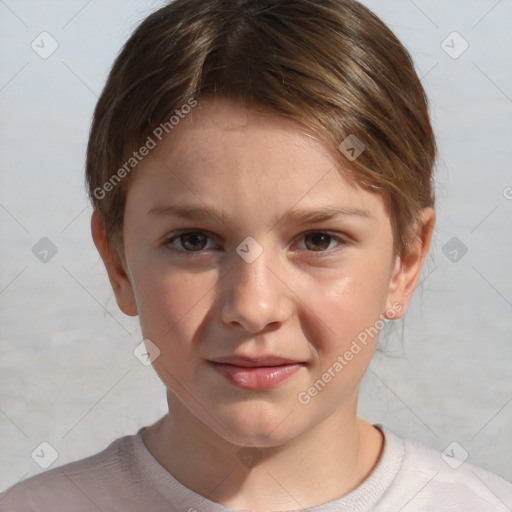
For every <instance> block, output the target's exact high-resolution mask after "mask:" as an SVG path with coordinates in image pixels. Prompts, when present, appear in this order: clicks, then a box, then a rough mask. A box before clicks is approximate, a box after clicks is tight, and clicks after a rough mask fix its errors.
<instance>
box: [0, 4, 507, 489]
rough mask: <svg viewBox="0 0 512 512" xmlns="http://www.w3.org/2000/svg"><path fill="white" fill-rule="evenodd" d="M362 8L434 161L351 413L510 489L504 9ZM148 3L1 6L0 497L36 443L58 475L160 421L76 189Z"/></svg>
mask: <svg viewBox="0 0 512 512" xmlns="http://www.w3.org/2000/svg"><path fill="white" fill-rule="evenodd" d="M363 3H364V4H365V5H367V6H368V7H370V8H371V9H373V10H374V11H375V12H376V13H377V14H378V15H380V16H381V17H382V19H383V20H384V21H385V22H387V24H388V25H390V27H391V28H392V29H393V31H394V32H395V33H396V34H397V35H398V37H399V38H400V39H401V40H402V42H403V43H404V44H405V45H406V46H407V48H408V49H409V50H410V52H411V54H412V56H413V58H414V60H415V62H416V65H417V69H418V73H419V75H420V76H421V77H423V83H424V86H425V88H426V90H427V93H428V95H429V98H430V101H431V110H432V118H433V123H434V127H435V130H436V134H437V136H438V144H439V149H440V159H439V164H438V169H437V184H438V188H437V201H438V202H437V213H438V223H437V228H436V233H435V240H434V246H433V249H432V252H431V256H430V259H429V262H428V265H427V267H426V268H425V271H424V276H423V282H422V285H421V287H420V288H419V289H418V291H417V293H416V296H415V298H414V300H413V302H412V305H411V308H410V311H409V312H408V313H407V316H406V320H405V322H404V323H403V326H402V323H401V322H400V323H397V325H396V327H395V329H394V330H393V331H392V332H390V333H389V335H388V336H387V339H386V340H384V341H385V343H384V344H383V346H385V347H386V348H387V349H388V352H389V353H388V354H377V355H376V356H375V359H374V360H373V362H372V364H371V367H370V370H369V371H368V373H367V375H366V376H365V379H364V381H363V384H362V389H361V404H360V414H361V415H362V416H363V417H365V418H366V419H368V420H369V421H372V422H374V423H383V424H385V425H386V426H388V427H389V428H391V429H393V430H394V431H396V432H397V433H399V434H400V435H402V436H405V437H411V438H414V439H418V440H420V441H423V442H425V443H427V444H429V445H431V446H433V447H435V448H437V449H439V450H443V449H444V448H445V447H447V446H448V445H449V444H450V443H451V442H453V441H457V442H458V443H459V444H460V446H461V447H463V449H464V450H466V451H467V452H468V462H471V463H473V464H476V465H478V466H481V467H484V468H486V469H488V470H491V471H493V472H495V473H498V474H499V475H501V476H503V477H504V478H506V479H508V480H512V466H511V465H510V460H512V438H511V437H512V436H511V429H510V425H511V424H512V378H511V373H512V370H511V368H512V365H511V362H512V272H511V261H512V241H511V234H512V229H511V228H512V170H511V156H512V50H511V49H512V30H511V27H512V1H510V0H501V1H496V0H452V1H450V2H446V1H444V0H415V1H412V0H365V1H364V2H363ZM162 4H163V2H161V1H149V0H138V1H136V0H122V1H121V0H104V1H100V0H90V1H86V0H68V1H66V2H64V1H55V0H46V1H44V2H41V1H36V0H5V1H4V0H0V45H1V49H2V53H1V55H2V57H1V64H0V111H1V117H0V119H1V121H0V154H1V160H0V166H1V167H0V173H1V174H0V244H1V245H0V247H1V257H0V433H1V435H0V490H3V489H5V488H7V487H8V486H10V485H12V484H14V483H15V482H16V481H18V480H20V479H22V478H26V477H27V476H29V475H32V474H35V473H37V472H38V471H42V469H41V468H40V467H39V466H38V465H37V464H36V462H35V461H34V460H33V459H32V458H31V453H32V452H33V451H34V450H35V449H36V448H37V447H38V446H39V445H40V443H41V442H43V441H46V442H48V443H50V444H51V446H52V447H54V449H55V450H56V452H57V453H58V459H57V460H56V461H55V462H54V466H56V465H60V464H63V463H65V462H69V461H71V460H76V459H78V458H82V457H85V456H87V455H90V454H92V453H96V452H98V451H100V450H102V449H103V448H105V447H106V446H107V445H108V444H109V443H110V442H111V441H112V440H114V439H115V438H117V437H120V436H122V435H126V434H132V433H135V432H136V431H137V430H138V428H139V427H140V426H142V425H147V424H150V423H152V422H153V421H154V420H156V419H157V418H158V417H160V416H161V415H162V414H163V413H164V412H165V410H166V409H165V407H166V402H165V390H164V387H163V385H162V384H161V383H160V382H159V380H158V379H157V377H156V375H155V374H154V372H153V370H152V369H151V368H146V367H145V366H143V365H142V364H141V363H140V362H139V361H138V360H137V359H136V358H135V357H134V355H133V349H134V348H135V347H136V346H137V345H138V344H139V343H140V341H141V335H140V330H139V327H138V322H137V319H136V318H135V319H133V318H128V317H126V316H124V315H123V314H122V313H121V312H120V311H119V310H118V308H117V305H116V303H115V300H114V298H113V294H112V292H111V289H110V286H109V283H108V280H107V276H106V272H105V270H104V268H103V264H102V262H101V260H100V258H99V256H98V254H97V252H96V249H95V247H94V245H93V242H92V239H91V236H90V225H89V222H90V214H91V208H90V206H89V205H88V202H87V197H86V193H85V187H84V182H83V170H84V153H85V147H86V143H87V135H88V128H89V123H90V119H91V115H92V112H93V108H94V105H95V102H96V100H97V96H98V95H99V93H100V92H101V89H102V87H103V84H104V81H105V79H106V75H107V73H108V71H109V68H110V66H111V64H112V62H113V59H114V58H115V56H116V54H117V52H118V51H119V49H120V47H121V45H122V44H123V43H124V41H125V40H126V39H127V38H128V36H129V35H130V33H131V31H132V30H133V28H134V27H135V26H136V25H137V24H138V23H139V22H140V21H141V20H142V19H143V18H144V17H145V16H146V15H148V14H149V13H150V12H152V11H153V10H154V9H155V8H157V7H158V6H160V5H162ZM454 31H455V32H457V33H458V34H455V35H454V34H453V32H454ZM42 32H47V33H48V34H50V35H51V39H50V38H49V37H48V36H46V35H43V36H40V34H41V33H42ZM41 38H46V39H45V41H46V43H45V45H44V49H45V51H50V50H51V48H52V47H51V44H52V39H53V40H55V41H56V42H57V43H58V48H57V49H56V50H55V51H54V53H52V54H51V55H50V56H46V57H47V58H42V57H41V56H40V55H39V54H38V53H37V52H36V51H35V50H34V49H33V47H32V46H31V45H32V42H33V41H35V43H34V46H35V45H36V44H39V52H40V53H41V52H42V51H43V50H44V49H43V48H41V46H42V45H41V43H40V40H41ZM38 41H39V43H38ZM443 41H445V42H444V43H443ZM53 44H55V43H53ZM466 46H467V48H466ZM36 48H38V47H37V46H36ZM464 50H465V51H464ZM44 237H46V238H48V239H49V240H50V241H51V244H53V245H50V247H53V246H54V247H55V249H54V251H55V250H56V251H57V252H56V253H55V254H54V255H52V254H51V252H50V253H49V258H48V261H47V262H43V261H40V259H39V258H38V257H36V256H37V248H38V247H40V246H38V245H36V244H45V243H46V244H48V242H47V241H46V242H45V241H43V242H40V240H41V239H42V238H44ZM447 244H448V245H447ZM34 246H35V247H36V249H33V248H34ZM466 251H467V252H466ZM34 252H35V253H36V254H34ZM50 256H51V257H50ZM402 327H403V336H402Z"/></svg>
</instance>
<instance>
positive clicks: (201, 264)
mask: <svg viewBox="0 0 512 512" xmlns="http://www.w3.org/2000/svg"><path fill="white" fill-rule="evenodd" d="M178 202H179V203H186V204H188V205H194V206H205V205H206V206H207V207H208V208H211V209H212V210H215V211H217V212H218V213H217V215H213V214H212V215H210V216H209V218H207V219H204V218H203V219H186V218H180V217H178V216H176V215H173V214H169V213H161V214H155V213H148V212H149V211H150V210H152V209H154V208H156V207H160V206H166V205H169V204H175V203H178ZM326 206H332V207H335V208H342V209H359V210H362V211H364V212H366V214H367V216H362V215H348V214H345V215H340V216H338V217H335V218H332V219H329V220H324V221H320V222H316V223H312V222H302V221H301V222H299V221H298V220H297V219H295V220H290V221H288V220H286V218H285V215H286V214H288V213H290V212H292V211H295V210H313V211H317V210H319V209H322V208H325V207H326ZM420 219H421V222H420V223H419V224H417V226H416V232H417V237H416V238H415V239H414V240H413V241H412V243H411V245H410V247H409V248H408V250H407V251H406V252H405V253H403V254H401V256H400V257H396V256H394V255H393V235H392V230H391V222H390V218H389V215H388V213H387V211H386V208H385V204H384V201H383V199H382V198H381V196H379V195H377V194H376V193H371V192H368V191H366V190H364V189H362V188H360V187H358V186H355V185H352V184H350V183H349V182H348V181H347V180H346V179H345V177H344V171H343V170H342V169H339V168H338V167H337V164H336V162H335V160H334V158H333V155H332V154H331V153H330V151H329V150H328V149H327V148H326V147H325V146H324V145H323V144H322V143H321V142H320V141H319V140H317V139H316V138H315V137H313V136H311V135H310V134H307V133H306V132H305V131H304V129H303V128H302V127H301V126H300V125H299V124H297V123H295V122H293V121H291V120H287V119H284V118H282V117H280V116H275V115H270V114H268V113H263V112H256V111H252V110H249V111H248V110H246V109H244V108H243V107H241V106H237V105H235V104H233V103H230V102H229V101H227V100H216V101H215V102H213V101H212V100H201V101H200V102H199V105H198V106H197V107H196V108H195V109H194V110H193V112H192V113H191V114H190V115H188V116H187V117H186V118H185V119H184V120H183V121H181V122H180V124H179V125H177V126H176V127H175V128H174V130H173V131H172V132H171V134H170V136H168V137H167V138H166V139H164V140H163V141H162V142H160V143H159V145H158V146H157V147H156V148H155V149H154V150H153V151H152V152H151V153H150V155H149V156H148V157H146V158H145V159H144V160H143V161H142V162H141V163H140V164H139V166H138V168H137V171H136V175H135V176H134V179H133V181H132V183H131V184H130V188H129V191H128V195H127V201H126V209H125V217H124V227H123V235H124V254H121V255H118V254H117V253H116V251H114V250H113V248H112V247H111V246H110V245H109V244H108V242H107V238H106V234H105V229H104V225H103V223H102V220H101V218H100V216H99V214H98V213H96V212H95V213H94V214H93V216H92V234H93V239H94V241H95V244H96V246H97V248H98V250H99V252H100V254H101V256H102V258H103V261H104V263H105V266H106V268H107V271H108V274H109V279H110V282H111V284H112V288H113V290H114V293H115V296H116V300H117V303H118V305H119V307H120V308H121V310H122V311H123V312H124V313H126V314H127V315H139V318H140V323H141V328H142V333H143V336H144V338H146V339H150V340H151V341H152V342H153V343H154V344H155V345H157V346H158V348H159V350H160V355H159V357H158V358H157V359H155V361H154V362H153V366H154V368H155V370H156V372H157V373H158V375H159V376H160V378H161V379H162V381H163V382H164V383H165V385H166V386H167V389H168V393H167V394H168V403H169V410H170V413H169V414H167V415H166V416H164V417H163V418H162V419H161V420H159V421H158V422H157V423H155V424H154V425H151V426H149V427H147V428H146V429H145V430H144V431H143V441H144V443H145V445H146V447H147V449H148V450H149V451H150V452H151V453H152V455H153V456H154V457H155V458H156V460H157V461H158V462H159V463H160V464H161V465H162V466H163V467H164V468H165V469H166V470H167V471H169V472H170V473H171V474H172V475H173V476H174V477H175V478H176V479H177V480H179V481H180V482H181V483H182V484H184V485H185V486H187V487H189V488H190V489H192V490H194V491H195V492H197V493H199V494H201V495H203V496H206V497H207V498H208V499H210V500H212V501H215V502H218V503H221V504H223V505H227V506H231V507H234V508H241V509H252V510H290V509H297V508H301V507H308V506H314V505H318V504H320V503H325V502H328V501H332V500H335V499H337V498H340V497H341V496H344V495H346V494H347V493H349V492H350V491H352V490H353V489H355V488H356V487H357V486H358V485H360V484H361V482H363V481H364V480H365V479H366V478H367V477H368V475H369V474H370V473H371V471H372V470H373V468H374V467H375V465H376V463H377V462H378V459H379V456H380V454H381V452H382V447H383V439H382V435H381V433H380V431H379V430H378V429H376V428H375V427H373V426H372V425H370V424H369V423H367V422H366V421H364V420H363V419H361V418H359V417H358V416H357V397H358V390H359V384H360V381H361V378H362V376H363V374H364V372H365V370H366V368H367V366H368V364H369V362H370V360H371V357H372V354H373V351H374V348H375V344H376V342H377V336H374V337H373V338H371V339H369V341H368V343H367V345H366V346H364V347H363V348H362V350H361V351H360V352H358V353H357V355H355V356H354V357H353V359H352V360H351V361H349V362H348V363H347V364H346V366H344V367H343V369H342V371H340V372H338V373H336V376H335V377H334V378H332V379H331V380H330V382H329V383H328V384H327V385H326V386H325V387H324V388H323V389H322V390H321V391H320V392H318V393H317V395H316V396H314V397H312V398H311V400H310V401H309V403H307V404H303V403H300V402H299V400H298V395H299V393H301V392H304V391H307V390H308V389H309V388H310V387H311V386H312V385H313V384H314V383H315V382H316V381H317V380H318V379H320V378H321V377H322V374H324V372H325V371H327V370H328V369H329V368H330V367H331V368H332V366H333V363H334V362H335V361H336V360H337V357H338V355H342V354H344V353H345V352H346V350H347V349H348V348H349V347H350V345H351V343H352V341H353V340H354V339H356V338H357V336H358V335H359V334H360V333H361V332H362V331H364V329H365V328H368V327H370V326H374V325H375V324H376V321H377V320H378V319H379V318H382V316H393V317H394V318H399V317H400V316H401V315H402V314H403V313H404V312H405V310H406V308H407V305H408V303H409V301H410V299H411V296H412V293H413V291H414V288H415V286H416V283H417V281H418V277H419V275H420V271H421V267H422V264H423V261H424V258H425V256H426V254H427V251H428V248H429V244H430V238H431V233H432V228H433V225H434V220H435V214H434V212H433V210H432V209H430V208H429V209H425V210H423V211H422V212H421V215H420ZM191 229H194V230H201V231H202V232H203V233H204V235H206V238H205V237H200V238H199V239H197V238H194V237H192V238H190V237H188V238H187V237H185V238H183V237H182V238H179V237H176V238H174V239H173V240H172V241H170V239H171V238H172V237H174V236H175V235H176V234H177V232H178V231H180V230H185V231H186V230H191ZM312 231H313V232H318V231H321V232H322V233H325V232H327V233H326V234H327V235H331V237H329V236H326V237H323V238H322V237H321V238H320V239H318V238H313V239H312V238H311V236H306V234H307V233H311V232H312ZM248 236H251V237H252V238H253V239H255V240H256V241H257V243H258V244H259V245H260V246H261V248H262V249H263V253H262V254H261V255H260V256H259V257H257V258H256V259H255V260H254V261H253V262H252V263H248V262H246V261H245V260H244V259H243V258H242V257H240V256H239V254H238V253H237V252H236V248H237V246H239V244H240V243H241V242H242V241H243V240H244V239H245V238H246V237H248ZM208 237H209V238H208ZM187 248H188V252H187ZM173 249H174V251H173ZM315 249H316V250H315ZM194 251H195V252H194ZM390 311H392V312H393V315H390ZM380 315H382V316H380ZM234 354H236V355H239V354H245V355H249V356H252V357H254V356H257V355H260V354H274V355H278V356H282V357H288V358H291V359H294V360H299V361H301V362H302V363H303V364H302V366H301V367H300V369H299V371H298V372H296V373H295V374H294V375H293V376H291V377H290V378H288V379H287V380H285V381H284V382H282V383H280V384H279V385H277V386H275V387H273V388H270V389H266V390H247V389H243V388H241V387H238V386H236V385H234V384H233V383H231V382H229V381H228V380H226V379H225V378H224V377H223V376H221V375H220V374H219V373H218V372H217V371H216V370H215V369H214V368H213V366H212V364H211V363H210V362H209V361H210V360H211V359H212V358H215V357H220V356H229V355H234ZM331 372H332V370H331ZM242 447H252V448H250V449H252V450H253V451H252V452H251V453H252V454H253V455H254V456H255V459H258V460H257V461H256V462H255V463H250V464H249V463H247V465H246V464H243V463H242V461H241V458H240V449H241V448H242ZM246 449H247V448H246ZM242 453H243V452H242ZM255 459H253V460H255Z"/></svg>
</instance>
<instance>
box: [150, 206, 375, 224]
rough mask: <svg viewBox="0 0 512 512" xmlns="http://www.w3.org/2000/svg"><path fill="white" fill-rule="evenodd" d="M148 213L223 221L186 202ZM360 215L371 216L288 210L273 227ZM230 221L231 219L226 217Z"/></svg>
mask: <svg viewBox="0 0 512 512" xmlns="http://www.w3.org/2000/svg"><path fill="white" fill-rule="evenodd" d="M148 215H162V216H163V215H169V216H172V217H180V218H183V219H190V220H212V218H213V217H217V219H219V220H220V221H221V222H224V220H225V215H224V214H223V213H222V212H221V211H219V210H217V209H215V208H212V207H207V206H202V205H197V206H196V205H188V204H169V205H165V206H155V207H154V208H152V209H151V210H149V211H148ZM346 216H348V217H360V218H367V219H369V218H371V214H370V212H369V211H367V210H364V209H362V208H355V207H331V206H327V207H323V208H316V209H314V210H290V211H289V212H288V213H286V214H284V215H283V216H282V217H281V218H280V219H275V218H274V219H273V220H274V224H273V226H274V227H275V226H276V225H277V224H280V223H285V224H291V223H301V224H315V223H319V222H324V221H326V220H330V219H334V218H336V217H346ZM226 220H227V222H230V223H231V220H232V219H229V218H228V219H226Z"/></svg>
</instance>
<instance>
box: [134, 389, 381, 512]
mask: <svg viewBox="0 0 512 512" xmlns="http://www.w3.org/2000/svg"><path fill="white" fill-rule="evenodd" d="M169 405H170V411H172V414H166V415H165V416H164V417H163V418H161V419H160V420H159V421H158V422H157V423H155V424H154V425H152V426H150V427H147V428H146V429H145V430H144V431H143V433H142V438H143V441H144V444H145V445H146V447H147V449H148V450H149V451H150V453H151V454H152V455H153V457H154V458H155V459H156V460H157V461H158V462H159V464H160V465H161V466H163V467H164V468H165V469H166V470H167V471H168V472H169V473H171V474H172V475H173V476H174V478H175V479H176V480H178V481H179V482H180V483H181V484H183V485H184V486H186V487H188V488H189V489H191V490H193V491H194V492H196V493H197V494H200V495H202V496H204V497H206V498H207V499H209V500H211V501H214V502H216V503H220V504H222V505H225V506H229V507H233V508H239V509H246V510H247V509H251V510H274V511H278V510H290V509H298V508H304V507H311V506H315V505H319V504H321V503H326V502H329V501H333V500H335V499H338V498H340V497H342V496H344V495H346V494H348V493H349V492H351V491H352V490H354V489H355V488H356V487H357V486H358V485H360V484H361V483H362V482H363V481H364V480H365V479H366V478H367V477H368V476H369V474H370V473H371V471H372V470H373V468H374V467H375V465H376V463H377V461H378V458H379V456H380V453H381V449H382V444H383V438H382V434H381V433H380V431H378V430H377V429H376V428H375V427H373V426H372V425H370V424H368V423H367V422H366V421H364V420H362V419H360V418H358V417H357V415H356V413H355V403H354V406H353V407H350V408H349V410H348V411H347V410H342V409H339V410H336V411H335V412H334V413H333V414H331V415H330V416H329V417H327V418H325V419H324V420H323V421H321V422H319V423H318V424H316V425H315V426H313V427H312V428H311V429H309V430H308V431H307V432H304V433H303V434H301V435H300V436H299V437H296V438H294V439H292V440H290V441H288V442H286V443H284V444H281V445H278V446H272V447H265V448H258V447H253V448H247V447H245V448H242V447H240V446H237V445H235V444H233V443H230V442H229V441H227V440H226V439H224V438H222V437H221V436H219V435H218V434H217V433H215V432H213V431H212V430H211V429H209V428H208V427H206V426H205V425H204V424H203V423H202V422H201V421H200V420H198V419H197V418H196V417H195V416H194V415H193V414H192V413H191V412H190V411H189V410H188V409H187V408H186V407H185V406H183V404H182V403H181V402H180V401H179V400H176V399H174V397H172V396H171V395H170V396H169ZM320 441H321V442H320Z"/></svg>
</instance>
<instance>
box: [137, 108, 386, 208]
mask: <svg viewBox="0 0 512 512" xmlns="http://www.w3.org/2000/svg"><path fill="white" fill-rule="evenodd" d="M130 195H132V196H134V195H135V196H137V199H138V201H137V202H138V204H141V203H144V206H149V207H150V208H155V206H163V205H165V203H166V202H168V201H169V200H171V199H172V200H179V201H180V202H182V203H183V202H186V203H190V202H194V203H196V204H197V203H202V204H203V205H205V204H210V205H217V206H218V207H222V208H223V209H225V210H226V211H228V210H232V211H233V212H235V214H236V216H239V217H240V218H242V217H244V215H254V214H256V213H257V215H258V217H260V218H262V217H263V214H264V213H265V212H268V213H269V214H270V213H271V212H272V213H273V214H274V215H276V214H280V213H284V212H286V211H288V210H290V209H291V208H293V207H295V206H300V207H303V208H319V207H321V206H326V207H337V206H339V207H342V208H345V209H360V210H362V209H366V210H368V211H370V212H373V214H378V213H379V212H381V213H383V214H385V212H384V207H383V201H382V199H381V198H380V196H378V195H376V194H374V193H370V192H368V191H366V190H364V189H362V188H361V187H359V186H357V185H355V184H353V183H352V182H350V181H349V180H348V179H347V178H346V177H345V171H344V170H343V169H341V168H340V164H339V161H338V160H337V159H336V158H334V156H333V155H332V153H331V152H330V150H329V149H328V148H327V147H326V146H325V145H324V144H323V143H322V142H321V141H320V140H319V139H317V138H315V137H314V136H313V135H312V134H311V133H308V132H307V130H305V129H304V127H302V126H301V125H300V124H299V123H297V122H295V121H293V120H291V119H287V118H285V117H283V116H279V115H276V114H271V113H268V112H264V111H255V110H249V109H247V108H245V107H243V106H241V105H236V104H234V103H232V102H230V101H228V100H216V101H212V100H202V101H200V102H199V105H198V106H197V107H196V108H195V109H194V110H193V112H192V113H191V114H190V115H189V116H187V117H185V118H184V119H183V120H181V121H180V123H179V124H178V125H177V126H175V127H174V129H173V130H172V131H171V132H170V134H169V135H168V136H167V137H165V138H164V139H163V140H162V141H161V142H160V143H158V144H157V146H156V147H155V149H154V150H153V151H152V153H151V155H150V156H149V157H148V158H146V159H145V160H144V161H143V162H141V164H139V167H138V169H137V173H136V174H135V179H134V181H133V183H132V185H131V186H130V190H129V193H128V201H129V200H130ZM147 203H151V204H147Z"/></svg>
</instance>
